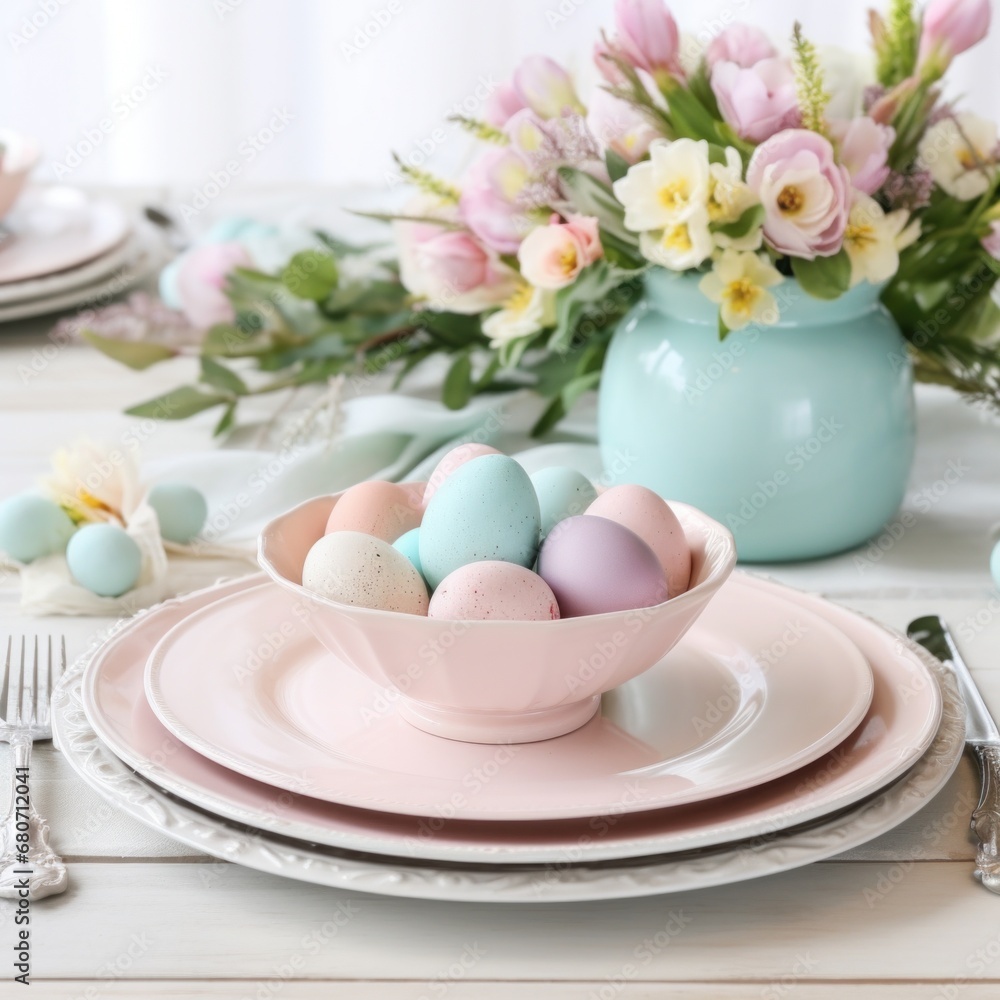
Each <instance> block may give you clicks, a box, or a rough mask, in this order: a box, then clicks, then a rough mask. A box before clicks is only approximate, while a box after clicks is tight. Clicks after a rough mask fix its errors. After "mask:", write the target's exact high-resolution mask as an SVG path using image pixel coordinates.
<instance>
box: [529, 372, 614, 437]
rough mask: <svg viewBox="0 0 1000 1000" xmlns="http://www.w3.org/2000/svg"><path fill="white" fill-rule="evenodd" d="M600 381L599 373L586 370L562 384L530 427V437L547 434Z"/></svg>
mask: <svg viewBox="0 0 1000 1000" xmlns="http://www.w3.org/2000/svg"><path fill="white" fill-rule="evenodd" d="M600 381H601V373H600V372H599V371H596V372H588V373H587V374H586V375H580V376H578V377H577V378H574V379H572V380H571V381H569V382H567V383H566V385H564V386H563V388H562V391H561V392H560V393H559V395H558V396H557V397H556V398H555V399H554V400H553V401H552V403H551V404H550V405H549V406H548V408H547V409H546V410H545V412H544V413H543V414H542V415H541V416H540V417H539V418H538V421H537V422H536V423H535V426H534V427H532V428H531V436H532V437H541V436H542V435H543V434H547V433H548V432H549V431H550V430H552V428H553V427H555V425H556V424H558V423H559V421H560V420H562V418H563V417H565V416H566V414H567V413H569V411H570V410H571V409H572V408H573V405H574V404H575V403H576V401H577V400H578V399H579V398H580V397H581V396H582V395H583V394H584V393H585V392H587V391H588V390H590V389H593V388H594V387H595V386H596V385H597V384H598V383H599V382H600Z"/></svg>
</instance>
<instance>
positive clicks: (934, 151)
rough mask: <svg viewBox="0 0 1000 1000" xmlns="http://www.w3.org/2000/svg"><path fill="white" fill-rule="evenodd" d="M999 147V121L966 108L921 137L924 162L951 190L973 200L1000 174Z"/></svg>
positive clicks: (933, 174)
mask: <svg viewBox="0 0 1000 1000" xmlns="http://www.w3.org/2000/svg"><path fill="white" fill-rule="evenodd" d="M996 148H997V126H996V123H995V122H991V121H989V120H988V119H986V118H980V117H979V116H978V115H974V114H971V113H969V112H965V113H963V114H960V115H956V116H955V117H954V118H942V119H941V121H939V122H937V123H935V124H934V125H932V126H931V127H930V128H929V129H928V130H927V132H926V133H925V134H924V137H923V139H921V140H920V164H921V166H923V167H925V168H926V169H927V170H929V171H930V172H931V176H932V177H933V178H934V181H935V183H936V184H937V185H938V186H939V187H940V188H942V189H943V190H944V191H945V192H946V193H947V194H950V195H951V196H952V197H953V198H958V199H959V200H960V201H971V200H972V199H973V198H978V197H979V196H980V195H982V194H983V193H984V192H985V191H986V189H987V188H988V187H989V186H990V183H991V182H992V180H993V177H994V175H995V174H996V170H997V162H996Z"/></svg>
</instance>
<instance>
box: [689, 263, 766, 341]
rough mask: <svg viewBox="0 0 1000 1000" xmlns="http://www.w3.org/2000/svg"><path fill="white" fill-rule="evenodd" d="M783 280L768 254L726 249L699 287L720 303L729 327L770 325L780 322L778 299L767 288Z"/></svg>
mask: <svg viewBox="0 0 1000 1000" xmlns="http://www.w3.org/2000/svg"><path fill="white" fill-rule="evenodd" d="M782 281H784V278H782V276H781V274H780V272H779V271H778V270H777V269H776V268H775V267H773V266H772V264H771V262H770V261H769V260H768V259H767V258H766V257H763V256H758V255H757V254H755V253H740V252H739V251H736V250H725V251H723V252H722V254H721V255H720V257H719V259H718V260H717V261H716V262H715V267H714V269H713V270H712V271H711V272H710V273H709V274H706V275H705V277H704V278H702V279H701V283H700V284H699V286H698V287H699V288H700V289H701V291H702V294H704V295H705V296H706V297H707V298H709V299H711V300H712V301H713V302H718V303H719V306H720V309H719V312H720V315H721V317H722V322H723V323H724V324H725V325H726V326H727V327H728V328H729V329H730V330H742V329H743V327H745V326H747V325H749V324H750V323H760V324H762V325H765V326H771V325H773V324H774V323H777V322H778V317H779V315H780V313H779V309H778V300H777V299H776V298H775V297H774V295H773V294H772V293H771V292H769V291H768V289H769V288H773V287H774V286H775V285H779V284H781V282H782Z"/></svg>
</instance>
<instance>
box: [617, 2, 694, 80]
mask: <svg viewBox="0 0 1000 1000" xmlns="http://www.w3.org/2000/svg"><path fill="white" fill-rule="evenodd" d="M615 27H616V28H617V31H618V36H617V45H618V47H619V48H620V49H621V51H622V54H623V55H624V56H625V58H626V59H627V60H628V61H629V62H630V63H631V64H632V65H633V66H635V68H636V69H642V70H645V71H646V72H647V73H649V74H651V75H652V76H653V77H654V78H660V77H662V76H679V75H681V63H680V32H679V31H678V29H677V22H676V21H675V20H674V19H673V16H672V15H671V13H670V11H669V10H667V6H666V4H665V3H664V2H663V0H616V3H615Z"/></svg>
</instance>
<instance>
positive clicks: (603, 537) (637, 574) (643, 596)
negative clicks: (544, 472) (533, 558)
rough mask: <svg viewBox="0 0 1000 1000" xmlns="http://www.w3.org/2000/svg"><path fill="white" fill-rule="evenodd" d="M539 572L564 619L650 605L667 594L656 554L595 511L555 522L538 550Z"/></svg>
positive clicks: (630, 532) (665, 578) (640, 540)
mask: <svg viewBox="0 0 1000 1000" xmlns="http://www.w3.org/2000/svg"><path fill="white" fill-rule="evenodd" d="M538 575H539V576H541V578H542V579H543V580H544V581H545V582H546V583H547V584H548V585H549V586H550V587H551V588H552V592H553V593H554V594H555V595H556V600H557V601H558V602H559V610H560V611H561V612H562V617H563V618H579V617H581V616H583V615H602V614H606V613H607V612H609V611H629V610H631V609H633V608H650V607H652V606H653V605H655V604H661V603H662V602H663V601H665V600H666V599H667V577H666V574H665V573H664V571H663V567H662V566H661V565H660V560H659V559H658V558H657V557H656V553H655V552H654V551H653V550H652V549H651V548H650V547H649V546H648V545H647V544H646V543H645V542H644V541H643V540H642V539H641V538H640V537H639V536H638V535H636V534H635V532H633V531H630V530H629V529H628V528H625V527H623V526H622V525H620V524H618V523H616V522H615V521H609V520H608V519H607V518H604V517H595V516H594V515H592V514H581V515H578V516H576V517H569V518H567V519H566V520H565V521H561V522H560V523H559V524H558V525H556V527H555V528H554V529H553V530H552V532H551V533H550V534H549V536H548V538H546V539H545V541H544V542H543V543H542V548H541V551H540V552H539V554H538Z"/></svg>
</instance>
